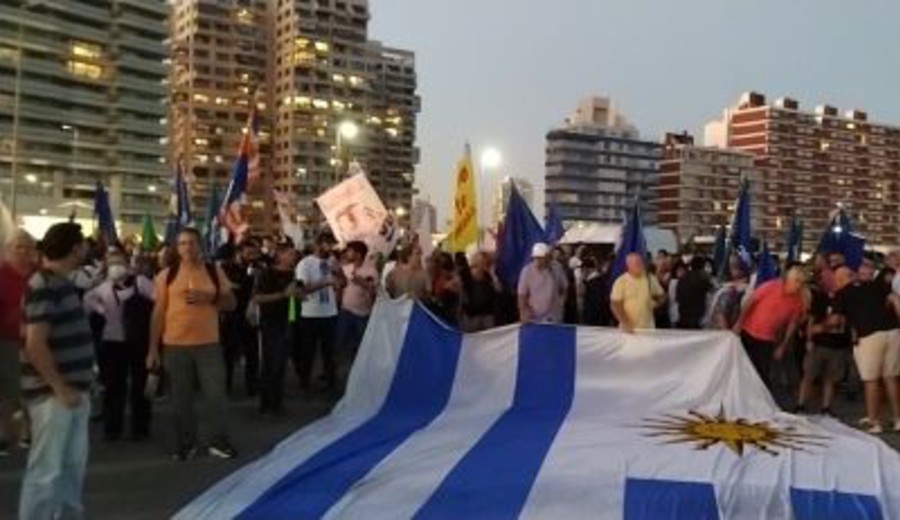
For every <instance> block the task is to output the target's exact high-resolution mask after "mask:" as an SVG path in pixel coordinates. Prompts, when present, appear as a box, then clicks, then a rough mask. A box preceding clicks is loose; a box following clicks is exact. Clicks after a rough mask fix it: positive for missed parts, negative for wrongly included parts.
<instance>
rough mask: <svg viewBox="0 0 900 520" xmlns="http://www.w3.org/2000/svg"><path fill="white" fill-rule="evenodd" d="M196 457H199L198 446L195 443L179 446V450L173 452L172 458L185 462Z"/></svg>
mask: <svg viewBox="0 0 900 520" xmlns="http://www.w3.org/2000/svg"><path fill="white" fill-rule="evenodd" d="M195 458H197V447H196V446H194V445H191V446H183V447H181V448H179V450H178V451H176V452H175V453H173V454H172V460H175V461H178V462H185V461H188V460H193V459H195Z"/></svg>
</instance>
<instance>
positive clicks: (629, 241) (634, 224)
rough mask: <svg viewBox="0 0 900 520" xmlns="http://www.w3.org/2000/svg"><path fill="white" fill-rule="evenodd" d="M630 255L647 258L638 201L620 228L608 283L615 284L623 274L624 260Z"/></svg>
mask: <svg viewBox="0 0 900 520" xmlns="http://www.w3.org/2000/svg"><path fill="white" fill-rule="evenodd" d="M631 253H639V254H640V255H641V257H642V258H645V257H646V256H647V240H646V239H645V238H644V224H643V222H641V204H640V200H635V201H634V204H632V206H631V210H630V212H629V214H628V217H627V220H626V221H625V225H624V226H622V236H621V238H620V240H619V248H618V249H617V250H616V259H615V260H614V261H613V264H612V276H611V277H610V282H615V281H616V279H618V278H619V276H622V273H624V272H625V269H626V266H625V259H626V258H627V257H628V255H630V254H631Z"/></svg>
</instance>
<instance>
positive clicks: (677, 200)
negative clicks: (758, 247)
mask: <svg viewBox="0 0 900 520" xmlns="http://www.w3.org/2000/svg"><path fill="white" fill-rule="evenodd" d="M754 159H755V157H754V155H753V154H751V153H749V152H742V151H739V150H730V149H726V148H717V147H705V146H698V145H695V144H694V137H693V136H692V135H690V134H688V133H687V132H684V133H680V134H675V133H669V134H666V136H665V140H664V142H663V149H662V159H661V160H660V163H659V182H658V183H657V186H656V190H655V197H654V200H655V203H656V221H657V224H658V226H659V227H661V228H665V229H671V230H672V231H674V232H675V233H676V235H677V236H678V238H679V241H680V242H681V243H682V244H683V243H685V242H687V241H688V240H690V239H691V238H696V237H701V236H704V237H708V236H711V235H714V234H715V232H716V228H717V227H718V226H727V225H729V221H730V218H731V215H732V213H733V212H734V205H735V201H736V199H737V196H738V192H739V190H740V182H741V179H742V178H746V179H747V180H749V181H750V189H751V197H752V198H753V199H758V198H759V190H760V183H759V182H758V181H759V172H758V171H757V169H756V167H755V164H754ZM762 215H763V208H762V206H761V205H760V204H758V203H757V204H753V205H752V214H751V219H752V222H753V225H754V227H757V226H759V225H760V224H761V223H762Z"/></svg>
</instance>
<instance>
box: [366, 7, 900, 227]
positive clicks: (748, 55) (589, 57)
mask: <svg viewBox="0 0 900 520" xmlns="http://www.w3.org/2000/svg"><path fill="white" fill-rule="evenodd" d="M370 4H371V9H372V21H371V23H370V35H371V37H372V38H375V39H380V40H382V41H384V42H385V43H386V44H389V45H395V46H400V47H404V48H409V49H411V50H414V51H415V52H416V56H417V69H418V74H419V93H420V95H421V96H422V113H421V115H420V116H419V124H418V127H419V143H418V144H419V147H420V148H421V150H422V161H421V163H420V164H419V167H418V171H417V186H418V187H419V189H420V191H421V195H422V196H423V197H425V198H430V200H431V201H432V202H433V203H434V204H436V205H437V207H438V210H439V212H440V216H441V220H440V223H441V225H442V224H443V222H444V219H446V218H447V215H448V213H449V206H450V200H451V197H452V191H453V188H452V172H453V167H454V164H455V163H456V160H457V159H458V157H459V155H460V153H461V150H462V147H463V144H464V143H465V142H466V141H467V140H468V141H470V142H471V143H472V146H473V147H474V148H475V149H476V151H477V149H478V147H480V146H485V145H491V146H496V147H497V148H499V149H500V150H501V151H502V152H503V155H504V167H503V171H502V174H501V175H506V174H512V175H521V176H525V177H527V178H529V179H531V180H532V181H533V182H534V183H535V186H536V188H538V190H537V191H542V188H543V174H544V172H543V162H544V136H545V134H546V132H547V130H549V129H550V128H552V127H553V126H555V125H558V124H559V123H560V122H561V121H562V120H563V118H564V117H565V116H566V115H568V114H569V113H570V112H571V111H572V110H573V109H574V108H575V105H576V104H577V101H578V99H579V98H581V97H584V96H587V95H593V94H606V95H609V96H611V97H612V98H613V100H614V103H615V104H616V105H617V106H618V107H619V108H620V109H621V110H622V111H623V112H624V113H625V114H626V116H627V117H628V118H629V119H630V120H631V121H632V122H634V123H635V124H636V125H637V126H638V128H639V129H640V130H641V132H642V134H643V135H644V136H645V137H650V138H654V139H656V138H658V137H659V136H661V134H662V133H663V132H665V131H667V130H680V129H688V130H690V131H693V132H695V133H696V134H698V137H700V138H702V131H701V130H702V127H703V124H704V123H705V122H707V121H708V120H710V119H712V118H715V117H717V116H719V115H720V114H721V111H722V109H724V108H726V107H727V106H730V105H731V104H732V103H733V102H734V101H735V100H736V99H737V98H738V97H739V95H740V94H741V93H742V92H744V91H746V90H751V89H755V90H759V91H761V92H763V93H766V94H767V95H768V96H769V97H770V98H776V97H780V96H782V95H789V96H792V97H794V98H796V99H798V101H800V103H801V106H802V107H812V106H815V105H817V104H820V103H823V102H828V103H830V104H833V105H836V106H838V107H839V108H841V109H842V110H843V109H847V108H856V107H858V108H863V109H866V110H867V111H868V112H869V118H870V119H871V120H877V121H882V122H891V123H895V124H900V1H898V0H752V1H738V0H678V1H676V0H552V1H550V0H541V1H538V0H370ZM536 203H537V204H538V205H540V204H542V203H543V197H542V196H540V197H538V200H537V201H536ZM535 210H536V211H535V212H536V213H538V214H539V216H540V215H542V214H543V208H535Z"/></svg>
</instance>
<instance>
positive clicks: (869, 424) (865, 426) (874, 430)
mask: <svg viewBox="0 0 900 520" xmlns="http://www.w3.org/2000/svg"><path fill="white" fill-rule="evenodd" d="M859 427H860V428H861V429H862V430H863V431H864V432H866V433H871V434H872V435H878V434H880V433H884V428H882V427H881V423H878V422H875V421H873V420H871V419H869V418H868V417H863V418H862V419H860V420H859Z"/></svg>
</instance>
